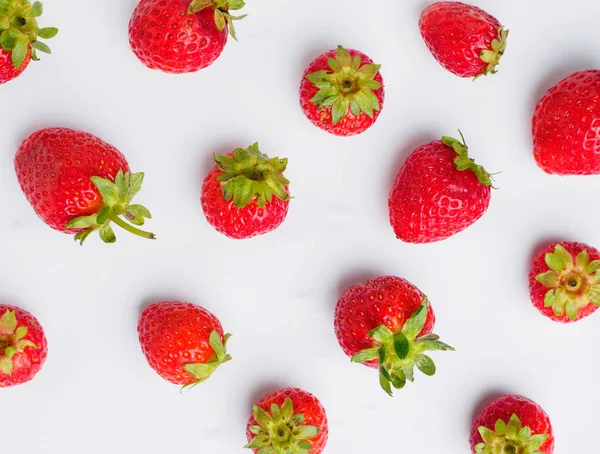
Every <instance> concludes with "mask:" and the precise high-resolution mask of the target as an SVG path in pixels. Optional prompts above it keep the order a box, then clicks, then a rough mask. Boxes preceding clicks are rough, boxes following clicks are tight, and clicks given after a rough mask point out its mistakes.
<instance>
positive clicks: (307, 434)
mask: <svg viewBox="0 0 600 454" xmlns="http://www.w3.org/2000/svg"><path fill="white" fill-rule="evenodd" d="M328 435H329V429H328V427H327V415H326V414H325V409H324V408H323V406H322V405H321V403H320V402H319V400H318V399H317V398H316V397H315V396H313V395H312V394H310V393H308V392H306V391H302V390H301V389H298V388H285V389H280V390H278V391H275V392H272V393H270V394H267V395H266V396H264V397H263V398H262V399H261V400H260V401H259V402H258V403H257V404H256V405H254V408H253V411H252V415H251V416H250V419H249V421H248V425H247V426H246V437H247V438H248V444H247V445H246V446H245V448H249V449H252V450H253V451H254V452H255V453H256V454H259V453H260V454H263V453H264V454H266V453H269V454H288V453H294V454H320V453H321V452H323V449H324V448H325V444H326V443H327V437H328Z"/></svg>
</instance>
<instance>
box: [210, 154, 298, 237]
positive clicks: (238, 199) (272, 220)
mask: <svg viewBox="0 0 600 454" xmlns="http://www.w3.org/2000/svg"><path fill="white" fill-rule="evenodd" d="M287 163H288V160H287V158H286V159H279V158H271V159H269V157H268V156H266V155H264V154H262V153H261V152H260V150H259V149H258V143H255V144H254V145H251V146H250V147H248V148H247V149H245V150H244V149H243V148H238V149H236V150H234V151H233V152H232V153H229V154H227V155H224V156H217V155H215V164H216V165H215V167H214V168H213V169H212V170H211V171H210V172H209V174H208V175H207V176H206V178H205V180H204V183H203V184H202V197H201V201H202V209H203V210H204V215H205V216H206V219H207V220H208V222H209V224H210V225H212V226H213V227H214V228H215V229H216V230H217V231H218V232H221V233H222V234H224V235H227V236H228V237H230V238H236V239H242V238H251V237H253V236H256V235H262V234H264V233H267V232H270V231H271V230H274V229H276V228H277V227H279V226H280V225H281V223H282V222H283V221H284V220H285V217H286V216H287V212H288V206H289V200H290V198H291V197H290V195H289V193H288V185H289V184H290V182H289V180H288V179H287V178H285V177H284V176H283V172H285V169H286V167H287Z"/></svg>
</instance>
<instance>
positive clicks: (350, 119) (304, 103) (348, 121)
mask: <svg viewBox="0 0 600 454" xmlns="http://www.w3.org/2000/svg"><path fill="white" fill-rule="evenodd" d="M346 50H347V52H348V54H350V56H351V57H353V58H354V57H355V56H357V55H358V56H359V57H360V58H361V60H362V64H363V65H370V64H372V63H373V60H371V59H370V58H369V57H368V56H366V55H365V54H363V53H362V52H360V51H358V50H354V49H346ZM336 54H337V50H335V49H334V50H330V51H329V52H325V53H324V54H322V55H320V56H318V57H317V58H316V59H315V60H313V62H312V63H311V64H310V65H308V68H306V71H304V75H303V76H302V83H301V84H300V107H301V108H302V111H303V112H304V115H306V117H307V118H308V119H309V120H310V121H311V122H312V124H314V125H315V126H317V127H319V128H321V129H322V130H324V131H327V132H329V133H331V134H334V135H336V136H344V137H347V136H354V135H356V134H360V133H362V132H364V131H366V130H367V129H369V128H370V127H371V126H372V125H373V124H374V123H375V122H376V121H377V118H378V117H379V114H380V113H381V111H382V110H383V101H384V99H385V88H384V86H383V78H382V76H381V73H377V74H376V75H375V77H374V78H373V79H374V80H376V81H377V82H379V83H380V84H381V88H380V89H379V90H373V93H374V94H375V96H377V99H378V100H379V107H380V110H375V111H373V118H370V117H369V116H367V115H365V114H364V113H362V112H361V114H360V115H359V116H358V117H356V116H354V115H353V114H352V112H350V111H348V115H346V116H345V117H344V118H343V119H342V120H341V121H340V122H338V124H336V125H334V124H332V114H331V107H329V108H321V107H319V106H317V105H315V104H313V103H312V102H310V100H311V99H312V98H313V96H314V95H315V94H316V93H317V91H319V88H318V87H317V86H316V85H314V84H313V83H312V82H310V81H309V80H308V79H307V78H306V76H308V75H309V74H312V73H314V72H317V71H331V68H329V65H328V63H327V61H328V59H329V58H335V56H336Z"/></svg>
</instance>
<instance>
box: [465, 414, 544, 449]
mask: <svg viewBox="0 0 600 454" xmlns="http://www.w3.org/2000/svg"><path fill="white" fill-rule="evenodd" d="M478 430H479V433H480V434H481V438H482V439H483V443H479V444H477V445H476V446H475V452H476V453H477V454H506V453H515V454H544V453H543V452H541V451H538V449H539V448H540V447H541V446H542V445H543V444H544V442H545V441H546V440H547V439H548V434H533V432H532V431H531V429H530V428H529V427H528V426H525V427H522V424H521V420H520V419H519V417H518V416H517V415H515V414H513V415H512V416H511V417H510V419H509V420H508V424H506V422H504V421H503V420H502V419H499V420H498V421H496V424H495V427H494V430H491V429H488V428H487V427H485V426H481V427H479V429H478Z"/></svg>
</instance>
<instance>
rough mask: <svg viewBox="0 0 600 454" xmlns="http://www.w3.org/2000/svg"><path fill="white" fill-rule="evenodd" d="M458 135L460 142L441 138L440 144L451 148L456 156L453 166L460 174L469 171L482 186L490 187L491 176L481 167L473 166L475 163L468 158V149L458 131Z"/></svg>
mask: <svg viewBox="0 0 600 454" xmlns="http://www.w3.org/2000/svg"><path fill="white" fill-rule="evenodd" d="M458 133H459V134H460V138H461V140H462V141H461V140H457V139H454V138H453V137H448V136H444V137H442V142H444V144H445V145H448V146H449V147H452V149H453V150H454V151H455V152H456V154H457V156H456V158H454V166H455V167H456V169H457V170H459V171H461V172H463V171H465V170H470V171H471V172H473V173H474V174H475V176H476V177H477V179H478V180H479V182H480V183H481V184H482V185H484V186H491V185H492V175H491V174H490V173H488V172H487V171H486V170H485V169H484V168H483V167H482V166H480V165H477V164H475V161H473V160H472V159H471V158H470V157H469V147H468V146H467V143H466V141H465V138H464V136H463V135H462V132H460V130H459V131H458Z"/></svg>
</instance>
